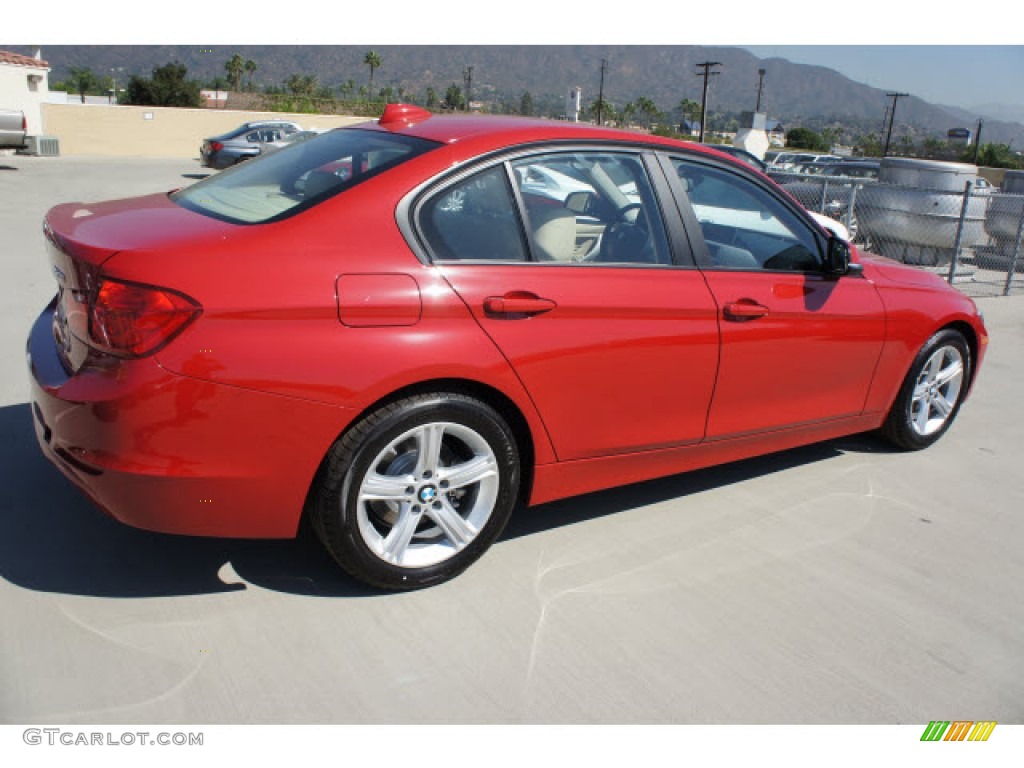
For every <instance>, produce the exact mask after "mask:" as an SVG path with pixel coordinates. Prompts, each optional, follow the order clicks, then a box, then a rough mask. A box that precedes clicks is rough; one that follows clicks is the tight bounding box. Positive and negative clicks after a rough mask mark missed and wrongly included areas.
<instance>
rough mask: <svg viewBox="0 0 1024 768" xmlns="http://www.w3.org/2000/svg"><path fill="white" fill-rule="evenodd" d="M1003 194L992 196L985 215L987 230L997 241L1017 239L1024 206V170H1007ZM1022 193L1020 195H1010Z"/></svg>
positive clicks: (1002, 188)
mask: <svg viewBox="0 0 1024 768" xmlns="http://www.w3.org/2000/svg"><path fill="white" fill-rule="evenodd" d="M1000 191H1001V193H1002V194H999V195H996V196H995V197H994V198H992V203H991V204H990V205H989V207H988V216H986V217H985V231H986V232H988V233H989V235H991V236H992V237H993V238H994V239H995V240H996V241H1000V240H1011V241H1016V239H1017V229H1018V227H1020V218H1021V212H1022V207H1024V171H1007V172H1006V176H1004V177H1003V185H1002V187H1001V188H1000ZM1010 195H1020V197H1010Z"/></svg>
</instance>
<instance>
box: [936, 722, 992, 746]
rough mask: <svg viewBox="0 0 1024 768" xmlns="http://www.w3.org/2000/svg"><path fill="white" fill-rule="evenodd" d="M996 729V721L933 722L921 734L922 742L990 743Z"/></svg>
mask: <svg viewBox="0 0 1024 768" xmlns="http://www.w3.org/2000/svg"><path fill="white" fill-rule="evenodd" d="M995 727H996V721H995V720H979V721H977V722H974V721H973V720H955V721H954V722H952V723H951V722H949V720H932V721H931V722H930V723H928V727H927V728H925V729H924V733H923V734H921V741H988V737H989V736H991V735H992V731H994V730H995ZM943 735H945V738H943Z"/></svg>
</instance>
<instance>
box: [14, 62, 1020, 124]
mask: <svg viewBox="0 0 1024 768" xmlns="http://www.w3.org/2000/svg"><path fill="white" fill-rule="evenodd" d="M0 48H2V49H5V50H12V51H16V52H19V53H30V49H29V47H28V46H24V45H11V46H5V45H2V44H0ZM367 50H369V47H368V46H283V45H272V46H271V45H260V46H221V47H213V48H210V47H198V46H184V45H155V46H84V45H81V46H75V45H72V46H66V45H55V46H44V48H43V56H44V58H45V59H47V60H48V61H49V63H50V65H51V67H52V68H53V73H52V77H53V78H54V79H61V78H63V77H64V76H65V75H66V74H67V72H68V70H69V69H70V68H71V67H90V68H91V69H93V70H94V71H95V72H97V73H98V74H101V75H103V74H109V73H110V72H112V71H115V72H116V71H117V70H118V69H119V68H120V73H119V74H121V76H122V77H127V75H128V74H131V73H136V74H142V75H149V74H150V72H151V70H152V69H153V67H156V66H160V65H162V64H165V63H167V62H170V61H180V62H181V63H183V64H185V65H186V66H187V67H188V70H189V73H190V75H191V76H192V77H197V78H200V79H202V80H208V79H211V78H213V77H217V76H221V77H223V76H225V70H224V63H225V62H226V61H227V60H228V59H229V58H230V57H231V55H232V54H234V53H239V54H240V55H241V56H242V57H243V58H245V59H252V60H253V61H255V62H256V64H257V65H258V67H259V69H258V70H257V72H256V74H255V77H254V83H255V84H256V85H258V86H262V85H270V84H273V85H280V84H281V83H282V82H283V81H284V80H285V79H286V78H288V77H289V76H291V75H293V74H310V75H315V76H316V77H317V79H318V80H319V82H320V84H321V85H325V86H330V87H333V88H337V87H338V86H339V85H340V84H341V83H343V82H345V81H346V80H353V81H355V83H356V84H357V85H366V84H367V80H368V76H369V69H368V68H367V67H366V65H364V64H363V56H364V55H365V53H366V51H367ZM374 50H376V51H377V53H378V54H379V55H380V57H381V67H380V68H379V69H378V70H377V71H376V73H375V74H374V84H375V87H383V86H388V85H390V86H392V87H398V86H401V87H403V88H404V89H405V92H406V93H409V94H412V95H413V96H416V97H418V98H420V99H422V98H423V95H424V94H425V92H426V89H427V87H433V88H434V89H435V90H436V91H438V92H439V93H440V94H442V95H443V94H444V91H445V89H446V88H447V87H448V86H449V85H450V84H452V83H455V84H458V85H460V86H461V85H462V82H463V80H462V77H463V70H464V69H465V68H466V67H468V66H472V67H473V94H474V99H481V100H488V99H493V98H495V97H505V98H506V99H516V100H517V99H518V98H519V96H521V95H522V93H523V92H524V91H529V92H530V93H531V95H532V96H533V97H534V100H535V102H537V101H538V100H539V99H542V98H544V97H548V98H549V99H555V98H558V99H560V98H561V97H562V95H563V94H564V93H565V92H566V91H567V90H568V89H569V88H571V87H573V86H580V87H582V88H583V91H584V101H585V102H587V103H589V102H590V101H592V100H593V99H594V98H596V96H597V91H598V77H599V71H600V62H601V59H607V60H608V62H609V64H608V69H607V73H606V77H605V95H606V98H607V99H608V100H609V101H610V102H611V103H612V104H613V105H615V106H622V105H623V104H625V103H626V102H627V101H630V100H633V99H635V98H637V97H638V96H647V97H649V98H651V99H653V100H654V102H655V103H656V104H657V105H658V106H659V108H661V109H662V110H666V111H668V110H671V109H673V108H674V107H676V106H677V105H678V104H679V102H680V101H681V100H682V99H683V98H688V99H692V100H694V101H700V95H701V79H700V78H699V77H698V76H697V75H696V66H695V65H696V64H697V63H699V62H702V61H718V62H721V66H720V67H718V69H719V70H720V72H721V74H719V75H717V76H715V77H714V78H712V85H711V91H710V96H709V106H710V109H711V110H713V111H723V112H739V111H743V110H750V109H753V107H754V104H755V101H756V87H757V81H758V75H757V70H758V69H759V68H763V69H765V70H766V90H765V95H764V98H763V102H762V103H763V105H764V108H766V109H767V111H768V112H769V113H770V115H771V116H773V117H775V118H778V119H779V120H781V121H782V122H783V123H784V124H786V125H787V126H793V125H808V126H809V127H821V126H823V125H826V124H829V123H837V122H841V123H842V124H843V125H845V126H846V127H847V129H848V130H850V131H856V132H862V131H878V130H879V129H880V128H881V125H882V120H883V116H884V114H885V108H886V106H887V104H888V100H887V99H886V98H885V91H882V90H879V89H877V88H872V87H870V86H867V85H864V84H862V83H857V82H854V81H853V80H850V79H849V78H847V77H845V76H843V75H841V74H839V73H838V72H836V71H834V70H832V69H828V68H826V67H818V66H809V65H805V64H795V63H793V62H790V61H788V60H785V59H779V58H770V59H759V58H757V57H756V56H754V55H753V54H751V53H750V52H749V51H746V50H744V49H741V48H725V47H702V46H579V45H573V46H549V45H545V46H519V45H515V46H512V45H508V46H427V45H424V46H407V45H403V46H394V45H385V46H378V47H375V48H374ZM896 118H897V119H896V124H897V127H896V132H897V135H899V134H901V133H903V132H912V133H915V134H930V135H933V136H938V137H945V134H946V131H947V130H949V129H950V128H955V127H972V126H973V125H974V124H975V123H976V121H977V115H973V114H971V113H966V112H963V111H962V110H958V109H955V108H949V107H942V106H938V105H934V104H929V103H928V102H925V101H924V100H922V99H919V98H916V97H914V96H911V97H909V98H905V99H901V100H900V101H899V104H898V107H897V111H896ZM1022 131H1024V125H1021V124H1020V123H1017V122H1011V121H1007V120H999V119H995V117H993V118H992V119H989V118H986V120H985V128H984V135H983V138H984V139H985V140H988V141H1001V142H1008V141H1010V140H1011V139H1014V138H1017V137H1019V136H1020V134H1021V132H1022Z"/></svg>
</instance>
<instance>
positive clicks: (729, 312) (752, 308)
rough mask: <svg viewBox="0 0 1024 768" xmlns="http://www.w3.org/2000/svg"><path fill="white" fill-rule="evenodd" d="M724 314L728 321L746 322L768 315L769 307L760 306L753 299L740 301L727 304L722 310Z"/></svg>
mask: <svg viewBox="0 0 1024 768" xmlns="http://www.w3.org/2000/svg"><path fill="white" fill-rule="evenodd" d="M722 313H723V314H724V315H725V319H726V320H735V321H737V322H746V321H747V320H756V319H757V318H759V317H764V316H765V315H767V314H768V307H766V306H764V305H763V304H758V303H757V302H756V301H752V300H751V299H740V300H739V301H734V302H732V303H730V304H726V305H725V306H724V307H723V308H722Z"/></svg>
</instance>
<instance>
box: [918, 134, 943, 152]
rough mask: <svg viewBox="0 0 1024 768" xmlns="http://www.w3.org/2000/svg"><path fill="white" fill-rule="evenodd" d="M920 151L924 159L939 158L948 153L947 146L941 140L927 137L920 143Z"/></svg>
mask: <svg viewBox="0 0 1024 768" xmlns="http://www.w3.org/2000/svg"><path fill="white" fill-rule="evenodd" d="M921 149H922V151H923V152H924V156H925V157H940V156H942V155H944V154H946V153H947V152H949V144H948V143H947V142H945V141H942V140H941V139H936V138H935V137H933V136H928V137H926V138H925V140H924V141H923V142H921Z"/></svg>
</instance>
